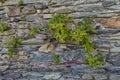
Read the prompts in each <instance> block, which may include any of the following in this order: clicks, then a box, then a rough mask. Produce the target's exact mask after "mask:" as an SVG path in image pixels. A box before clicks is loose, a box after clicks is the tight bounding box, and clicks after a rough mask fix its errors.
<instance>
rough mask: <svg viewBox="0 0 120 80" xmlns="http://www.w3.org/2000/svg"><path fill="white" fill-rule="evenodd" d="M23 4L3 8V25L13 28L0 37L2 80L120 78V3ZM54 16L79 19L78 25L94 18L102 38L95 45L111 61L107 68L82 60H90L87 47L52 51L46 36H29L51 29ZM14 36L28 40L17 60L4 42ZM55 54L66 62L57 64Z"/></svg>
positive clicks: (14, 0)
mask: <svg viewBox="0 0 120 80" xmlns="http://www.w3.org/2000/svg"><path fill="white" fill-rule="evenodd" d="M18 2H19V0H8V1H5V2H4V3H3V4H1V6H0V21H1V22H8V23H9V24H10V25H9V26H10V29H9V30H8V31H6V32H4V33H0V79H1V80H119V79H120V61H119V59H120V54H119V53H120V24H119V23H120V19H119V12H120V4H119V2H120V1H119V0H23V2H24V3H23V5H21V6H17V5H18ZM54 13H61V14H64V13H67V14H69V15H70V16H73V17H74V19H75V22H76V23H77V22H78V21H79V20H80V19H81V18H82V17H94V19H95V21H96V26H95V28H96V30H97V34H96V35H94V36H93V39H92V40H93V43H94V44H95V46H96V50H101V51H103V53H104V54H105V55H106V56H107V59H106V62H105V63H104V65H103V66H102V67H100V68H90V67H89V66H88V65H86V64H84V60H83V57H82V56H84V55H87V52H86V51H85V50H84V49H83V48H82V47H78V46H75V45H71V44H56V45H53V44H50V47H49V48H46V46H48V45H49V43H48V42H47V41H46V40H45V39H47V35H46V32H45V31H42V32H39V33H38V34H37V35H35V36H34V37H32V38H31V37H29V36H30V35H29V33H30V29H31V28H33V27H36V28H43V26H44V28H48V25H47V23H48V22H49V19H50V18H51V17H52V14H54ZM112 17H118V18H112ZM101 18H103V19H101ZM104 18H105V19H104ZM106 18H110V19H109V20H108V19H106ZM100 19H101V20H100ZM98 21H99V22H98ZM105 22H106V23H105ZM97 23H99V24H97ZM113 23H114V25H112V24H113ZM14 35H17V36H18V37H24V38H25V40H24V41H23V42H22V43H21V45H20V47H19V48H18V51H17V54H14V58H13V59H10V58H9V56H8V54H7V53H8V48H7V46H5V45H4V43H5V42H7V41H9V40H10V39H11V38H12V36H14ZM52 53H54V54H57V55H59V56H60V57H61V61H60V63H54V54H52Z"/></svg>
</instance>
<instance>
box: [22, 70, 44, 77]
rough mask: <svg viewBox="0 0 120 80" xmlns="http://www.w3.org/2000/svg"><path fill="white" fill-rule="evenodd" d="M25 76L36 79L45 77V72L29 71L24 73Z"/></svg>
mask: <svg viewBox="0 0 120 80" xmlns="http://www.w3.org/2000/svg"><path fill="white" fill-rule="evenodd" d="M23 77H26V78H32V79H36V78H41V77H43V74H42V73H39V72H27V73H24V74H23Z"/></svg>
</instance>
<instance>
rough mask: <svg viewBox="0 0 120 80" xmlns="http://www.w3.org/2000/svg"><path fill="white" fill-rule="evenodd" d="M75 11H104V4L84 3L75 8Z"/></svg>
mask: <svg viewBox="0 0 120 80" xmlns="http://www.w3.org/2000/svg"><path fill="white" fill-rule="evenodd" d="M74 9H75V11H88V12H91V11H102V10H103V6H102V4H101V3H96V4H84V5H78V6H76V7H75V8H74Z"/></svg>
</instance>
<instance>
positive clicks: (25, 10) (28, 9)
mask: <svg viewBox="0 0 120 80" xmlns="http://www.w3.org/2000/svg"><path fill="white" fill-rule="evenodd" d="M35 12H36V11H35V8H34V6H32V5H28V6H25V7H24V8H23V9H22V13H23V14H26V15H28V14H33V13H35Z"/></svg>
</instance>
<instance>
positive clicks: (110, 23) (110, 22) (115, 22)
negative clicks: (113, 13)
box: [100, 17, 120, 28]
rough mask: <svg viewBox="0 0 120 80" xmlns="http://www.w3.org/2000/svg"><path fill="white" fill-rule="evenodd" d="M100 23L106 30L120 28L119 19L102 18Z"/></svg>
mask: <svg viewBox="0 0 120 80" xmlns="http://www.w3.org/2000/svg"><path fill="white" fill-rule="evenodd" d="M100 23H101V24H102V25H104V26H105V27H107V28H120V18H119V17H118V18H104V19H101V21H100Z"/></svg>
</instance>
